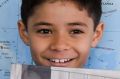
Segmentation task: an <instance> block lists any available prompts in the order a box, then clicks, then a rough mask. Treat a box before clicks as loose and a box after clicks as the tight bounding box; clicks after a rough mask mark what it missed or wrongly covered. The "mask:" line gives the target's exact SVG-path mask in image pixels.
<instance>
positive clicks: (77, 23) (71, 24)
mask: <svg viewBox="0 0 120 79" xmlns="http://www.w3.org/2000/svg"><path fill="white" fill-rule="evenodd" d="M67 25H69V26H74V25H80V26H86V27H87V24H85V23H82V22H71V23H68V24H67Z"/></svg>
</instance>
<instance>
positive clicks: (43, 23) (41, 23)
mask: <svg viewBox="0 0 120 79" xmlns="http://www.w3.org/2000/svg"><path fill="white" fill-rule="evenodd" d="M40 25H47V26H52V24H51V23H48V22H38V23H35V24H33V26H40Z"/></svg>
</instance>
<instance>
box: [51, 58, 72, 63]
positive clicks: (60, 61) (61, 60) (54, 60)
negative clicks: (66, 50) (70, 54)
mask: <svg viewBox="0 0 120 79" xmlns="http://www.w3.org/2000/svg"><path fill="white" fill-rule="evenodd" d="M50 61H52V62H55V63H64V62H68V61H70V59H50Z"/></svg>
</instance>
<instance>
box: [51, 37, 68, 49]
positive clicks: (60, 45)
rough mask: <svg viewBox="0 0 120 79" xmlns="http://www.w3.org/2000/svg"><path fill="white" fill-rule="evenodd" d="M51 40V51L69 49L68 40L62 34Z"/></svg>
mask: <svg viewBox="0 0 120 79" xmlns="http://www.w3.org/2000/svg"><path fill="white" fill-rule="evenodd" d="M52 41H53V42H52V44H51V49H52V50H53V51H65V50H69V49H70V44H69V40H68V39H67V38H66V37H64V36H61V37H56V38H55V39H53V40H52Z"/></svg>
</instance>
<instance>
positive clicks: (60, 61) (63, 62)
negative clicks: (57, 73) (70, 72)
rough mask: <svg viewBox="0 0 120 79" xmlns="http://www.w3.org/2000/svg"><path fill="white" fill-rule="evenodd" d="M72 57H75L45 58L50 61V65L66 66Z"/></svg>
mask: <svg viewBox="0 0 120 79" xmlns="http://www.w3.org/2000/svg"><path fill="white" fill-rule="evenodd" d="M74 59H75V58H50V59H47V60H48V61H49V62H50V64H51V66H57V67H66V66H68V65H69V63H70V62H72V60H74Z"/></svg>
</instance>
